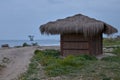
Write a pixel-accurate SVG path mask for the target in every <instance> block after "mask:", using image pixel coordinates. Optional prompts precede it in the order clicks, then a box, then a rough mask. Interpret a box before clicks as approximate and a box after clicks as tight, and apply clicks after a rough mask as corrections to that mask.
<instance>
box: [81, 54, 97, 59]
mask: <svg viewBox="0 0 120 80" xmlns="http://www.w3.org/2000/svg"><path fill="white" fill-rule="evenodd" d="M79 57H82V58H84V59H85V60H97V58H96V57H95V56H91V55H80V56H79Z"/></svg>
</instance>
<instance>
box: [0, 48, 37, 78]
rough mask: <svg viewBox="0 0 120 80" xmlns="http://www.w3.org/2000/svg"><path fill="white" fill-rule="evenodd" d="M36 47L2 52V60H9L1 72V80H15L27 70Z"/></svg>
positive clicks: (3, 50)
mask: <svg viewBox="0 0 120 80" xmlns="http://www.w3.org/2000/svg"><path fill="white" fill-rule="evenodd" d="M35 49H36V48H35V47H24V48H11V49H1V50H0V60H3V59H7V60H8V62H6V63H7V65H6V67H5V68H4V69H3V70H2V72H0V80H13V79H15V78H17V77H18V76H19V75H20V74H21V73H23V72H25V71H26V70H27V66H28V64H29V62H30V59H31V57H32V56H33V53H34V50H35Z"/></svg>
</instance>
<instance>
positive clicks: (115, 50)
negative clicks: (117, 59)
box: [113, 47, 120, 56]
mask: <svg viewBox="0 0 120 80" xmlns="http://www.w3.org/2000/svg"><path fill="white" fill-rule="evenodd" d="M113 53H114V54H116V55H117V56H120V47H118V48H115V49H114V50H113Z"/></svg>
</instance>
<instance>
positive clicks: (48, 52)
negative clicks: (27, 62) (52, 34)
mask: <svg viewBox="0 0 120 80" xmlns="http://www.w3.org/2000/svg"><path fill="white" fill-rule="evenodd" d="M43 54H44V55H45V56H53V57H56V58H57V57H59V56H60V51H58V50H53V49H46V50H44V51H43Z"/></svg>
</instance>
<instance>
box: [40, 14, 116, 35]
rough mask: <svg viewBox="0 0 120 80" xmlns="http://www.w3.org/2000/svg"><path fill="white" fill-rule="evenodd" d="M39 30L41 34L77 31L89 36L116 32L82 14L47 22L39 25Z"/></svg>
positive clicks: (103, 23) (109, 26) (110, 27)
mask: <svg viewBox="0 0 120 80" xmlns="http://www.w3.org/2000/svg"><path fill="white" fill-rule="evenodd" d="M40 31H41V33H42V34H66V33H67V34H69V33H76V34H78V33H79V34H83V35H91V36H93V35H96V34H100V33H105V34H108V35H109V34H113V33H116V32H118V31H117V29H115V28H114V27H112V26H111V25H109V24H107V23H105V22H102V21H99V20H96V19H93V18H90V17H88V16H84V15H82V14H77V15H75V16H72V17H67V18H65V19H59V20H57V21H54V22H48V23H47V24H44V25H41V26H40Z"/></svg>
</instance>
